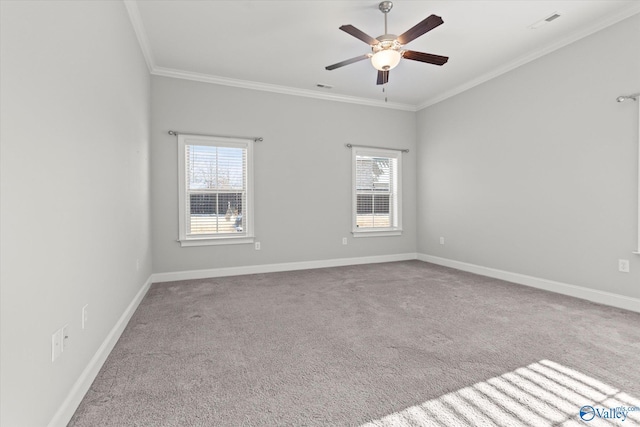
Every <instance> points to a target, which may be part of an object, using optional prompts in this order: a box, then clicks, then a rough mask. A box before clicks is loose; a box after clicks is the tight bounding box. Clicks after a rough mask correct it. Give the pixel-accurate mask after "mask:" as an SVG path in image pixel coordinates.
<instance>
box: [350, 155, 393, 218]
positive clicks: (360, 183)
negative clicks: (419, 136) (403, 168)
mask: <svg viewBox="0 0 640 427" xmlns="http://www.w3.org/2000/svg"><path fill="white" fill-rule="evenodd" d="M396 173H397V159H395V158H389V157H375V156H360V155H358V156H356V212H355V215H356V226H357V227H358V228H360V227H367V228H388V227H391V226H394V225H395V224H394V219H393V218H394V212H395V205H394V203H395V197H394V191H396V186H395V184H394V181H395V179H396V178H395V174H396Z"/></svg>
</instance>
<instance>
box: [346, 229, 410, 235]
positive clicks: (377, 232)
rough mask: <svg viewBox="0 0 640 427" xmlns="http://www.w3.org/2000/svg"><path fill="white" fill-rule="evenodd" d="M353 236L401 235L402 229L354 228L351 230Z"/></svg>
mask: <svg viewBox="0 0 640 427" xmlns="http://www.w3.org/2000/svg"><path fill="white" fill-rule="evenodd" d="M351 234H353V237H386V236H401V235H402V230H398V229H394V230H357V231H356V230H354V231H352V232H351Z"/></svg>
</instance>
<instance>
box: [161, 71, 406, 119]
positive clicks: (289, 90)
mask: <svg viewBox="0 0 640 427" xmlns="http://www.w3.org/2000/svg"><path fill="white" fill-rule="evenodd" d="M151 74H153V75H156V76H162V77H173V78H176V79H183V80H193V81H197V82H202V83H211V84H216V85H222V86H232V87H239V88H243V89H251V90H260V91H264V92H274V93H280V94H284V95H294V96H302V97H306V98H316V99H322V100H326V101H336V102H346V103H349V104H359V105H366V106H369V107H379V108H390V109H394V110H403V111H414V112H415V111H416V106H415V105H410V104H400V103H395V102H383V101H378V100H374V99H368V98H358V97H355V96H347V95H335V94H330V93H322V92H316V91H313V90H308V89H298V88H294V87H289V86H280V85H274V84H269V83H260V82H253V81H248V80H239V79H232V78H229V77H220V76H214V75H211V74H202V73H194V72H191V71H183V70H176V69H173V68H165V67H157V66H156V67H154V68H153V70H151Z"/></svg>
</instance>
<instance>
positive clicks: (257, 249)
mask: <svg viewBox="0 0 640 427" xmlns="http://www.w3.org/2000/svg"><path fill="white" fill-rule="evenodd" d="M259 250H260V242H256V251H259Z"/></svg>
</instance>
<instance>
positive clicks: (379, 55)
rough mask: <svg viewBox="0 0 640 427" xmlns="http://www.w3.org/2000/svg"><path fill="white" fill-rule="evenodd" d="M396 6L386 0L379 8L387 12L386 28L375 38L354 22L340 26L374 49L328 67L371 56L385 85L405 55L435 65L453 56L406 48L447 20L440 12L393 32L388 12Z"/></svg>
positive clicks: (381, 81) (384, 12)
mask: <svg viewBox="0 0 640 427" xmlns="http://www.w3.org/2000/svg"><path fill="white" fill-rule="evenodd" d="M392 8H393V2H390V1H383V2H381V3H380V4H379V5H378V9H380V11H381V12H382V13H383V14H384V32H385V34H383V35H381V36H378V37H377V38H373V37H371V36H370V35H368V34H366V33H364V32H362V31H360V30H359V29H357V28H356V27H354V26H353V25H343V26H341V27H340V29H341V30H342V31H344V32H345V33H348V34H351V35H352V36H353V37H355V38H357V39H360V40H362V41H363V42H365V43H367V44H369V46H371V52H372V53H367V54H364V55H360V56H356V57H355V58H351V59H347V60H345V61H342V62H338V63H336V64H333V65H329V66H327V67H325V68H326V69H327V70H335V69H336V68H340V67H344V66H345V65H349V64H353V63H354V62H358V61H362V60H364V59H368V58H370V59H371V65H373V67H374V68H375V69H376V70H378V78H377V81H376V83H377V84H379V85H381V84H385V83H387V82H388V81H389V70H391V69H393V68H395V67H396V66H397V65H398V64H399V63H400V60H401V59H402V58H405V59H410V60H413V61H419V62H426V63H428V64H434V65H444V64H445V63H446V62H447V61H448V60H449V58H448V57H446V56H440V55H433V54H430V53H423V52H416V51H413V50H406V49H404V45H406V44H407V43H409V42H411V41H412V40H415V39H417V38H418V37H420V36H421V35H423V34H425V33H427V32H429V31H431V30H433V29H434V28H436V27H437V26H439V25H441V24H442V23H443V22H444V21H443V20H442V18H441V17H439V16H437V15H431V16H429V17H428V18H426V19H424V20H422V21H421V22H419V23H418V24H417V25H415V26H413V27H412V28H410V29H409V30H407V31H405V32H404V33H403V34H401V35H400V36H396V35H395V34H389V33H388V31H387V14H388V13H389V11H391V9H392Z"/></svg>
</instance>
